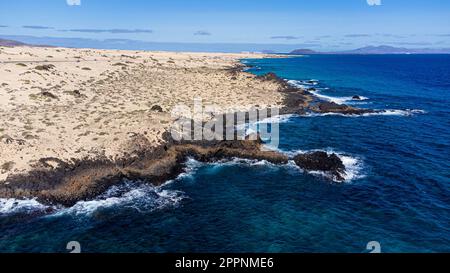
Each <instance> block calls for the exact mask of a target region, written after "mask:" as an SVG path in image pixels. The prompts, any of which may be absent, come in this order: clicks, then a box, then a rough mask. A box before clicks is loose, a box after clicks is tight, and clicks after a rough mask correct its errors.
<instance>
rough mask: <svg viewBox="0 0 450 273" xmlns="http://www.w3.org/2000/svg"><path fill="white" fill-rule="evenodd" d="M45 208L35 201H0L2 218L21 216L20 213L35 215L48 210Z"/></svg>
mask: <svg viewBox="0 0 450 273" xmlns="http://www.w3.org/2000/svg"><path fill="white" fill-rule="evenodd" d="M48 208H50V207H48V206H45V205H43V204H41V203H39V202H38V201H36V200H35V199H23V200H19V199H13V198H11V199H0V216H1V215H10V214H19V213H33V212H40V211H45V210H47V209H48Z"/></svg>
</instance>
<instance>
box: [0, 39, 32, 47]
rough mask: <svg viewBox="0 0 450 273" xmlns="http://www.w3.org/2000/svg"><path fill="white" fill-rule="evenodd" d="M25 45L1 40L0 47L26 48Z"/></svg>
mask: <svg viewBox="0 0 450 273" xmlns="http://www.w3.org/2000/svg"><path fill="white" fill-rule="evenodd" d="M25 45H26V44H25V43H22V42H18V41H14V40H6V39H1V38H0V46H8V47H9V46H25Z"/></svg>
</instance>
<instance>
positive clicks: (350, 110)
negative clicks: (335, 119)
mask: <svg viewBox="0 0 450 273" xmlns="http://www.w3.org/2000/svg"><path fill="white" fill-rule="evenodd" d="M311 110H312V111H314V112H317V113H339V114H344V115H363V114H367V113H374V112H375V111H374V110H370V109H361V108H355V107H351V106H348V105H345V104H342V105H341V104H337V103H334V102H320V103H318V104H317V105H316V106H313V107H311Z"/></svg>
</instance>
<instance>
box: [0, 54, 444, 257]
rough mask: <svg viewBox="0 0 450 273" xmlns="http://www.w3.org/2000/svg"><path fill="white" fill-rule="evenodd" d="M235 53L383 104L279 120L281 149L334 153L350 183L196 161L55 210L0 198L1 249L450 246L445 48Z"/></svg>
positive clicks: (259, 166)
mask: <svg viewBox="0 0 450 273" xmlns="http://www.w3.org/2000/svg"><path fill="white" fill-rule="evenodd" d="M244 62H245V63H248V64H250V65H253V66H254V67H253V68H252V69H251V70H250V71H251V72H253V73H257V74H262V73H266V72H269V71H272V72H276V73H277V74H278V75H279V76H281V77H283V78H286V79H288V80H292V82H291V83H292V84H297V85H305V86H307V87H314V88H316V89H317V90H318V91H317V92H316V93H315V95H316V96H318V97H321V98H322V99H326V100H331V101H336V102H338V103H343V102H345V103H348V104H353V105H355V106H358V107H366V108H371V109H387V110H389V111H388V112H387V113H385V114H384V115H371V116H364V117H343V116H312V115H307V116H302V117H291V118H290V119H287V120H285V121H284V122H283V123H281V124H280V130H281V143H280V147H279V149H280V150H282V151H285V152H295V151H299V150H301V151H308V150H317V149H319V150H327V151H334V152H337V153H339V154H340V155H341V157H342V158H343V159H344V160H345V163H346V165H347V167H349V168H350V172H349V176H348V180H347V181H346V182H345V183H333V182H330V181H329V180H327V179H326V178H324V177H323V176H321V175H317V174H316V175H314V174H307V173H302V172H301V171H300V170H298V169H296V168H294V167H292V166H274V165H270V164H266V163H264V162H254V161H239V160H234V161H232V162H227V163H221V164H212V165H204V164H200V163H198V162H195V161H192V160H191V161H189V162H188V164H187V168H186V171H187V173H186V174H185V175H182V176H180V177H179V178H178V179H177V180H175V181H172V182H171V183H169V184H167V185H165V186H163V187H161V188H153V187H151V186H146V185H142V184H141V183H139V182H137V181H124V185H122V186H120V187H115V188H113V189H111V190H110V191H109V192H107V193H105V194H104V195H103V196H100V197H99V198H98V199H97V200H93V201H91V202H81V203H79V204H77V205H76V206H75V207H73V208H70V209H60V210H59V211H58V212H57V213H56V214H52V215H46V216H39V215H38V213H39V212H40V211H42V210H44V209H45V207H43V206H40V205H39V204H37V203H36V202H33V201H26V202H25V201H21V202H17V201H14V200H1V201H0V251H1V252H19V251H25V252H55V251H56V252H65V251H66V250H65V247H66V244H67V242H69V241H74V240H75V241H79V242H80V243H81V245H82V249H83V251H87V252H190V251H193V252H364V251H365V248H366V244H367V243H368V242H369V241H378V242H380V244H381V247H382V251H385V252H450V187H449V186H450V172H449V170H450V162H449V154H450V141H449V139H450V134H449V133H450V131H449V130H450V119H449V110H448V107H449V105H450V56H445V55H436V56H431V55H428V56H425V55H407V56H406V55H405V56H403V55H402V56H394V55H392V56H390V55H387V56H309V57H299V58H288V59H264V60H244ZM312 79H314V80H315V81H313V82H309V80H312ZM354 95H359V96H361V97H362V98H363V99H364V100H362V101H353V100H351V97H352V96H354Z"/></svg>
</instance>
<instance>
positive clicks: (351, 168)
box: [278, 149, 365, 182]
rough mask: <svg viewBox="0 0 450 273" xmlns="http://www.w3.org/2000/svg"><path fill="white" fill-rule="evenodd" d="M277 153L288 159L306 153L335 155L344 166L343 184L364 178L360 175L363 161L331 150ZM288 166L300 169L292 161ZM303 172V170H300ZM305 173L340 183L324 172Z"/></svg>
mask: <svg viewBox="0 0 450 273" xmlns="http://www.w3.org/2000/svg"><path fill="white" fill-rule="evenodd" d="M278 151H279V152H282V153H284V154H286V155H287V156H289V157H290V158H293V157H295V156H296V155H299V154H306V153H312V152H318V151H321V152H326V153H327V154H328V155H331V154H336V155H337V156H338V157H339V159H341V161H342V163H343V164H344V166H345V170H346V171H345V173H342V174H341V175H342V177H343V178H344V182H351V181H353V180H357V179H361V178H364V177H365V175H364V174H363V173H362V170H363V161H362V159H361V158H359V157H355V156H351V155H348V154H346V153H342V152H336V151H334V150H333V149H327V150H308V151H306V150H296V151H282V150H278ZM288 165H289V166H291V167H293V168H298V169H301V168H300V167H298V166H297V165H296V164H295V162H294V161H290V162H289V164H288ZM302 171H305V170H302ZM305 172H306V173H309V174H312V175H319V176H324V177H327V178H329V179H333V181H334V182H342V181H337V180H335V179H334V178H333V177H331V176H330V174H328V173H326V172H321V171H305Z"/></svg>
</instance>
